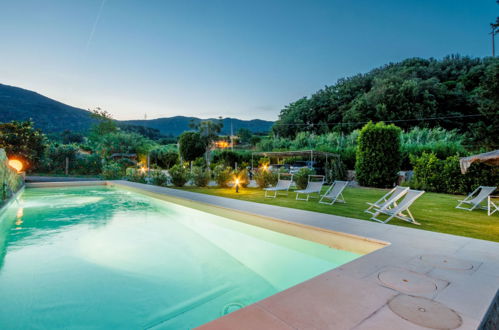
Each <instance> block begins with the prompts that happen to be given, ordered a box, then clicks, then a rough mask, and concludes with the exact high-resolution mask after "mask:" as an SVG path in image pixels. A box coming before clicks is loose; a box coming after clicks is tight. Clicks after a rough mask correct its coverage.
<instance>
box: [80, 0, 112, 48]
mask: <svg viewBox="0 0 499 330" xmlns="http://www.w3.org/2000/svg"><path fill="white" fill-rule="evenodd" d="M106 2H107V0H102V2H101V4H100V7H99V11H98V12H97V16H96V17H95V21H94V24H93V26H92V31H90V35H89V36H88V40H87V44H86V46H85V53H86V52H87V50H88V47H89V46H90V44H91V43H92V39H93V38H94V34H95V30H96V29H97V24H99V21H100V17H101V15H102V10H103V9H104V5H105V4H106Z"/></svg>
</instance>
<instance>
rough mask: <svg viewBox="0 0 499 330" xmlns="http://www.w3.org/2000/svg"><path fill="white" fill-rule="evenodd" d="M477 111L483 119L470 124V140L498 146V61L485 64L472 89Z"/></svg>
mask: <svg viewBox="0 0 499 330" xmlns="http://www.w3.org/2000/svg"><path fill="white" fill-rule="evenodd" d="M474 98H475V100H476V103H477V105H478V111H479V112H480V114H482V116H483V118H484V120H483V121H479V122H477V123H475V124H473V125H472V130H471V131H470V134H469V135H470V137H471V139H470V140H471V141H472V143H473V144H475V145H481V146H484V147H486V148H488V149H497V148H498V147H499V62H498V61H495V62H494V63H493V64H492V65H489V66H487V68H486V70H485V72H484V75H483V77H482V79H481V82H480V85H479V86H478V88H476V89H475V90H474Z"/></svg>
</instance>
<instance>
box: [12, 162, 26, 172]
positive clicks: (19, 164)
mask: <svg viewBox="0 0 499 330" xmlns="http://www.w3.org/2000/svg"><path fill="white" fill-rule="evenodd" d="M9 166H10V167H12V168H13V169H15V170H16V171H17V173H20V172H21V171H22V170H23V167H24V165H23V163H22V162H21V161H20V160H18V159H9Z"/></svg>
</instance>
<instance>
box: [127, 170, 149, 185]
mask: <svg viewBox="0 0 499 330" xmlns="http://www.w3.org/2000/svg"><path fill="white" fill-rule="evenodd" d="M125 173H126V179H127V180H128V181H132V182H139V183H147V180H146V177H147V173H146V171H141V170H140V169H138V168H133V167H129V168H127V169H126V171H125Z"/></svg>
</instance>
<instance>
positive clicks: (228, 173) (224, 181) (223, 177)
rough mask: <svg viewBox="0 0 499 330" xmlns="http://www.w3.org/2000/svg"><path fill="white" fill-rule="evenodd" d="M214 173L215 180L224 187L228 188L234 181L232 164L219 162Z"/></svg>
mask: <svg viewBox="0 0 499 330" xmlns="http://www.w3.org/2000/svg"><path fill="white" fill-rule="evenodd" d="M213 175H214V177H215V181H216V182H217V184H218V185H219V186H220V187H222V188H227V187H228V186H229V183H230V182H231V181H232V168H231V167H230V166H225V165H223V164H219V165H217V166H215V168H214V169H213Z"/></svg>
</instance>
